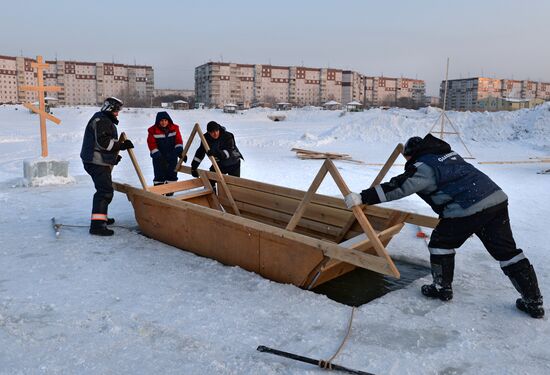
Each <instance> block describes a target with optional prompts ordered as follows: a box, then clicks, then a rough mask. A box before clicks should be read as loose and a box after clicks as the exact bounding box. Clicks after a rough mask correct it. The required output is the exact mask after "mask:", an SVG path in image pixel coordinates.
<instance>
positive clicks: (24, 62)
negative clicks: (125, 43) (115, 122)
mask: <svg viewBox="0 0 550 375" xmlns="http://www.w3.org/2000/svg"><path fill="white" fill-rule="evenodd" d="M32 62H35V60H34V59H30V58H26V57H12V56H0V103H23V102H32V101H35V100H37V94H36V92H29V91H23V90H21V89H20V87H21V86H25V85H31V86H34V85H36V72H35V71H34V69H33V68H32V67H31V63H32ZM46 63H47V64H48V65H49V66H48V68H47V69H46V70H45V71H44V84H45V85H47V86H60V87H61V91H60V92H51V93H49V92H48V93H47V96H50V97H53V98H57V99H58V103H59V104H61V105H97V104H100V103H102V102H103V100H104V99H105V98H106V97H109V96H117V97H120V98H121V99H123V100H128V101H129V102H130V103H131V102H132V101H136V100H142V101H145V100H148V99H149V98H150V97H152V95H153V87H154V72H153V68H152V67H151V66H138V65H123V64H115V63H91V62H81V61H59V60H58V61H46Z"/></svg>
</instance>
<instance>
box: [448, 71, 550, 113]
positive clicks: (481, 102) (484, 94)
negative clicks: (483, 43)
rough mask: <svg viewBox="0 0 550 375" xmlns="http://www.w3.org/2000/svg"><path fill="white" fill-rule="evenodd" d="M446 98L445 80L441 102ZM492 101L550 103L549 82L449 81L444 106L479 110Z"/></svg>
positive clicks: (480, 78)
mask: <svg viewBox="0 0 550 375" xmlns="http://www.w3.org/2000/svg"><path fill="white" fill-rule="evenodd" d="M444 96H445V81H442V82H441V87H440V98H441V99H440V101H441V103H443V99H444ZM490 98H503V99H527V100H534V99H541V100H543V101H546V100H550V83H545V82H535V81H528V80H523V81H520V80H513V79H495V78H486V77H475V78H466V79H452V80H449V81H448V87H447V97H446V103H445V107H446V108H447V109H452V110H457V111H478V110H487V109H488V108H498V107H497V106H489V107H488V106H487V105H486V103H487V102H488V101H487V100H488V99H490Z"/></svg>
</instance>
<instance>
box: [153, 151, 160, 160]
mask: <svg viewBox="0 0 550 375" xmlns="http://www.w3.org/2000/svg"><path fill="white" fill-rule="evenodd" d="M151 157H152V158H153V159H157V160H158V159H161V158H162V154H161V153H160V152H159V151H157V152H154V153H152V154H151Z"/></svg>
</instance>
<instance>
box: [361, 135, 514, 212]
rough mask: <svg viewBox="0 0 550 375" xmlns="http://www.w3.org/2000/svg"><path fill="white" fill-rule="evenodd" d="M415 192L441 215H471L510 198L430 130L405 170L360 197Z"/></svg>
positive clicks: (377, 199) (368, 200)
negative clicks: (430, 132)
mask: <svg viewBox="0 0 550 375" xmlns="http://www.w3.org/2000/svg"><path fill="white" fill-rule="evenodd" d="M414 193H416V194H418V196H419V197H420V198H422V199H423V200H424V201H425V202H426V203H428V204H429V205H430V206H431V208H432V209H433V210H434V211H435V212H436V213H437V214H439V216H440V217H442V218H450V217H465V216H470V215H473V214H475V213H476V212H480V211H483V210H484V209H486V208H489V207H493V206H496V205H497V204H500V203H502V202H505V201H506V200H507V199H508V197H507V196H506V194H505V193H504V192H503V191H502V190H501V189H500V187H498V185H497V184H495V183H494V182H493V181H492V180H491V179H490V178H489V177H488V176H487V175H485V174H484V173H483V172H481V171H480V170H478V169H477V168H475V167H474V166H472V165H471V164H469V163H467V162H466V161H464V159H463V158H462V157H461V156H460V155H459V154H457V153H456V152H454V151H452V150H451V147H450V146H449V144H448V143H446V142H444V141H442V140H441V139H438V138H436V137H434V136H432V135H431V134H428V135H427V136H426V137H424V139H423V140H422V143H421V144H420V145H419V146H418V147H417V148H416V150H415V151H414V153H413V154H412V155H411V159H410V160H409V161H407V163H406V164H405V173H403V174H401V175H399V176H396V177H394V178H392V179H391V180H390V181H389V182H385V183H382V184H380V185H377V186H374V187H372V188H369V189H366V190H363V191H362V192H361V197H362V200H363V203H365V204H377V203H381V202H386V201H393V200H396V199H401V198H403V197H405V196H408V195H411V194H414Z"/></svg>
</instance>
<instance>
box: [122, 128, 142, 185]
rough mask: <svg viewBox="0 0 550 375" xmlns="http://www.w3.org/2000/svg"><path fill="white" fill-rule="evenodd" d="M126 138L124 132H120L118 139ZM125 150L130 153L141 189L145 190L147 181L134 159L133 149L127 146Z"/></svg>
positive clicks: (123, 139)
mask: <svg viewBox="0 0 550 375" xmlns="http://www.w3.org/2000/svg"><path fill="white" fill-rule="evenodd" d="M126 139H128V138H126V133H124V132H122V134H120V137H119V141H121V142H124V141H125V140H126ZM127 151H128V155H130V160H132V164H133V165H134V169H135V170H136V173H137V175H138V178H139V182H140V183H141V186H142V187H143V190H147V189H148V186H147V182H145V178H144V177H143V173H141V168H140V167H139V163H138V161H137V159H136V155H135V154H134V150H133V149H131V148H129V149H128V150H127Z"/></svg>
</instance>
